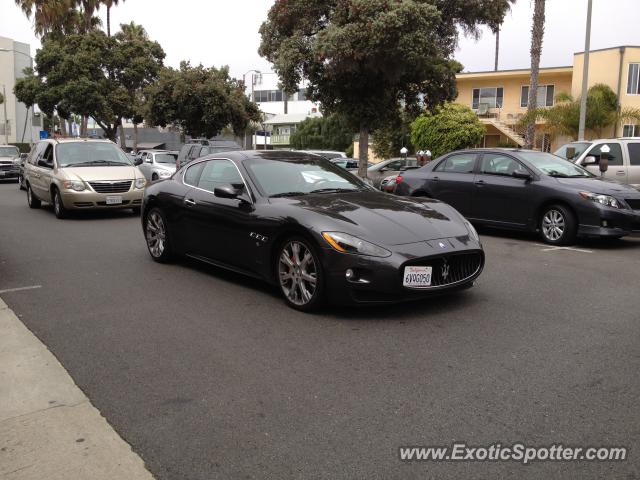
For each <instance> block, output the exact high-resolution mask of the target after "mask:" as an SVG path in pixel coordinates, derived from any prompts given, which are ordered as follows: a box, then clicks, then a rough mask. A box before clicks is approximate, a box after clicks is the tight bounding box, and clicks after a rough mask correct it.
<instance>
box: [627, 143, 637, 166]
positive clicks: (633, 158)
mask: <svg viewBox="0 0 640 480" xmlns="http://www.w3.org/2000/svg"><path fill="white" fill-rule="evenodd" d="M628 146H629V164H630V165H632V166H634V167H640V143H629V144H628Z"/></svg>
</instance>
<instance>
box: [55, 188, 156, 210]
mask: <svg viewBox="0 0 640 480" xmlns="http://www.w3.org/2000/svg"><path fill="white" fill-rule="evenodd" d="M61 194H62V203H63V205H64V208H66V209H67V210H90V209H109V210H112V209H118V208H137V207H140V206H141V205H142V196H143V194H144V190H141V189H134V188H132V189H131V190H129V191H128V192H124V193H97V192H94V191H91V190H83V191H82V192H76V191H75V190H72V191H69V190H64V191H62V192H61ZM113 196H116V197H121V198H122V203H118V204H113V205H109V204H107V197H113Z"/></svg>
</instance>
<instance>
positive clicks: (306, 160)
mask: <svg viewBox="0 0 640 480" xmlns="http://www.w3.org/2000/svg"><path fill="white" fill-rule="evenodd" d="M244 165H245V166H246V168H247V170H248V171H249V175H250V176H251V178H252V179H253V181H254V182H255V184H256V185H257V187H258V189H259V190H260V192H261V193H262V194H263V195H265V196H269V197H286V196H295V195H306V194H309V193H338V192H355V191H359V190H365V189H366V190H368V189H369V187H367V186H366V184H365V183H363V182H362V181H360V180H359V179H358V178H356V177H354V176H353V175H351V174H350V173H348V172H347V171H346V170H343V169H342V168H340V167H338V166H336V165H333V164H332V163H331V162H328V161H326V160H324V159H322V158H319V157H302V158H296V159H291V158H287V159H269V160H266V159H260V160H247V161H245V162H244Z"/></svg>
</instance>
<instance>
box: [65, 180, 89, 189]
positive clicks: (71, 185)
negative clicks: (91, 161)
mask: <svg viewBox="0 0 640 480" xmlns="http://www.w3.org/2000/svg"><path fill="white" fill-rule="evenodd" d="M62 186H63V187H64V188H65V189H67V190H75V191H76V192H82V191H83V190H85V189H86V188H87V187H86V186H85V184H84V182H82V181H80V180H66V181H64V182H63V183H62Z"/></svg>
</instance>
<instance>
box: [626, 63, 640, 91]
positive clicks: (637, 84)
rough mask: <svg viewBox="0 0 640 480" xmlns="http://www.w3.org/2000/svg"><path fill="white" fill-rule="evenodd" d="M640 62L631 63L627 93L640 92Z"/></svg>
mask: <svg viewBox="0 0 640 480" xmlns="http://www.w3.org/2000/svg"><path fill="white" fill-rule="evenodd" d="M638 75H640V63H630V64H629V75H628V76H627V95H638V94H640V81H639V80H640V79H639V78H638Z"/></svg>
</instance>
